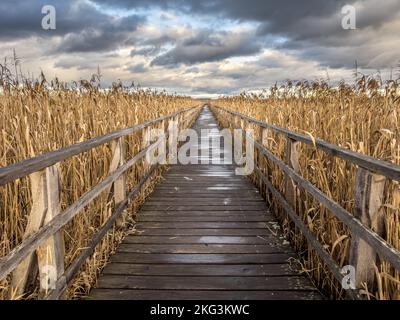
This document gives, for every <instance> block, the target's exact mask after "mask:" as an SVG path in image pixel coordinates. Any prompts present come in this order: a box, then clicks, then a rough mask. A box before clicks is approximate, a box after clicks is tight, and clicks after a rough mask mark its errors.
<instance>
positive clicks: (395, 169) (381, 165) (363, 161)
mask: <svg viewBox="0 0 400 320" xmlns="http://www.w3.org/2000/svg"><path fill="white" fill-rule="evenodd" d="M212 107H215V108H217V109H220V110H223V111H225V112H227V113H229V114H231V115H234V116H237V117H239V118H240V119H243V120H246V121H248V122H250V123H254V124H256V125H258V126H259V127H261V128H264V129H270V130H272V131H274V132H276V133H279V134H283V135H285V136H286V137H288V138H290V139H292V140H295V141H299V142H303V143H305V144H308V145H312V146H315V147H316V148H317V149H320V150H322V151H324V152H325V153H327V154H329V155H332V156H334V157H338V158H340V159H343V160H346V161H349V162H351V163H354V164H356V165H358V166H361V167H363V168H366V169H368V170H369V171H372V172H375V173H379V174H381V175H384V176H385V177H387V178H389V179H392V180H397V181H400V166H397V165H395V164H393V163H390V162H387V161H383V160H379V159H376V158H374V157H371V156H367V155H365V154H361V153H359V152H355V151H351V150H348V149H345V148H341V147H339V146H336V145H334V144H331V143H329V142H326V141H324V140H321V139H318V138H317V139H315V140H314V139H311V138H310V137H309V136H306V135H303V134H300V133H296V132H293V131H290V130H288V129H285V128H281V127H278V126H276V125H272V124H269V123H265V122H262V121H260V120H257V119H255V118H252V117H249V116H246V115H244V114H241V113H238V112H235V111H232V110H229V109H227V108H224V107H220V106H215V105H213V106H212Z"/></svg>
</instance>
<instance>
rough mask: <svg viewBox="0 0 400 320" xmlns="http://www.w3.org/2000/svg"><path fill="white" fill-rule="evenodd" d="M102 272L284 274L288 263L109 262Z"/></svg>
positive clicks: (196, 274)
mask: <svg viewBox="0 0 400 320" xmlns="http://www.w3.org/2000/svg"><path fill="white" fill-rule="evenodd" d="M103 274H114V275H144V276H146V275H147V276H176V275H180V276H240V277H246V276H286V275H293V269H292V268H291V267H290V266H289V265H288V264H232V265H227V264H131V263H110V264H108V265H107V266H106V267H105V268H104V270H103Z"/></svg>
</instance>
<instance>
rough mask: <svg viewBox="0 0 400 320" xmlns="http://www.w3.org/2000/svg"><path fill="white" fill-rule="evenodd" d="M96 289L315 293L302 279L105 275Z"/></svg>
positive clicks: (292, 277)
mask: <svg viewBox="0 0 400 320" xmlns="http://www.w3.org/2000/svg"><path fill="white" fill-rule="evenodd" d="M98 288H107V289H109V288H110V289H112V288H116V289H139V290H147V289H159V290H301V291H303V290H314V288H313V287H312V286H311V285H310V284H309V283H308V282H307V281H305V278H303V277H297V276H284V277H280V276H276V277H230V276H227V277H185V276H182V277H171V276H118V275H104V276H103V277H101V278H100V279H99V281H98Z"/></svg>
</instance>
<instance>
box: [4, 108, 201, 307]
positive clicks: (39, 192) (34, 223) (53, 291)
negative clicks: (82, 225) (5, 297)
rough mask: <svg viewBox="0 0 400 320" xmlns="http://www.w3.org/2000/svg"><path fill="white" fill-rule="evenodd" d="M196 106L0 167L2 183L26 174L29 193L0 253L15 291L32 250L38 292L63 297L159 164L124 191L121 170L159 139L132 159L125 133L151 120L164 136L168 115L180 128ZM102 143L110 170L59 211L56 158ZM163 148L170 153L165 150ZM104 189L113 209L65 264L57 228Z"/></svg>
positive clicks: (29, 271)
mask: <svg viewBox="0 0 400 320" xmlns="http://www.w3.org/2000/svg"><path fill="white" fill-rule="evenodd" d="M198 111H199V108H198V106H195V107H191V108H187V109H183V110H181V111H178V112H176V113H173V114H171V115H167V116H163V117H160V118H157V119H154V120H150V121H147V122H145V123H143V124H138V125H135V126H132V127H129V128H125V129H122V130H118V131H115V132H113V133H110V134H106V135H104V136H100V137H96V138H93V139H90V140H87V141H84V142H81V143H77V144H74V145H71V146H68V147H65V148H61V149H59V150H56V151H53V152H49V153H46V154H43V155H40V156H38V157H35V158H31V159H28V160H24V161H22V162H19V163H16V164H12V165H10V166H7V167H4V168H0V186H1V185H4V184H6V183H9V182H13V181H14V180H16V179H19V178H23V177H26V176H29V177H30V181H31V190H32V198H33V203H32V210H31V212H30V215H29V217H28V224H27V227H26V230H25V237H24V239H23V240H22V242H21V243H20V244H19V245H17V246H16V247H15V248H14V249H13V250H12V251H11V252H10V253H9V254H8V255H7V256H5V257H2V258H0V280H2V279H4V278H6V277H7V276H8V275H9V274H10V273H11V272H12V290H14V292H13V294H14V295H18V294H23V293H24V291H25V286H26V284H27V282H28V278H29V276H30V275H31V274H32V269H33V258H34V254H35V252H36V255H37V261H38V267H39V271H40V272H39V280H40V281H39V283H40V292H41V296H42V297H44V298H46V299H59V298H62V297H63V295H64V293H65V290H66V289H67V286H68V284H69V283H70V282H71V280H72V279H73V278H74V276H75V275H76V274H77V272H78V271H79V269H80V267H81V266H82V265H83V263H84V262H85V261H86V259H87V258H88V257H89V256H90V255H91V254H92V253H93V251H94V249H95V247H96V245H97V244H98V243H99V242H100V241H101V240H102V239H103V237H104V236H105V235H106V234H107V231H108V230H109V229H110V228H111V227H112V226H113V225H114V223H115V222H117V225H120V226H121V225H123V224H124V222H125V217H124V215H125V209H126V208H127V207H128V205H129V204H130V202H131V200H132V199H133V198H134V197H135V195H137V194H138V193H139V191H140V190H141V187H142V186H143V185H144V184H145V183H146V182H147V181H148V179H149V178H150V177H151V176H152V173H153V172H154V170H155V169H156V167H157V165H153V166H151V167H150V166H149V167H148V168H147V170H146V172H145V174H144V176H143V177H142V179H141V180H140V181H139V183H138V184H137V185H136V186H135V187H134V188H133V189H132V190H130V191H129V192H127V191H126V183H125V173H126V172H127V170H128V169H129V168H131V167H132V166H133V165H135V164H136V163H137V162H138V161H139V160H143V159H144V157H145V156H146V153H147V152H148V151H150V150H152V149H153V148H155V147H156V146H157V145H158V142H155V143H153V144H151V143H150V142H145V143H144V144H143V145H142V150H141V151H139V152H138V153H137V154H136V155H135V156H134V157H132V158H131V159H129V160H126V159H125V154H124V149H125V142H124V138H125V137H126V136H127V135H129V134H132V133H135V132H139V131H141V130H150V129H151V127H152V126H156V125H157V126H158V127H157V128H158V129H162V130H163V132H164V136H165V137H167V136H168V123H167V121H174V122H175V123H176V124H177V126H178V129H184V128H187V127H188V126H189V125H190V124H191V122H192V121H193V120H195V118H196V117H197V113H198ZM106 143H112V145H113V148H112V149H113V150H114V154H113V159H112V161H111V164H110V168H109V175H108V176H107V177H106V178H105V179H104V180H102V181H101V182H99V183H98V184H97V185H96V186H94V187H93V189H91V190H90V191H88V192H86V193H85V194H83V195H82V196H81V197H80V198H79V199H78V200H77V201H76V202H75V203H73V204H72V205H70V206H69V207H67V208H66V209H65V210H64V211H62V212H61V209H60V208H61V205H60V191H61V189H60V188H61V187H60V172H59V163H60V162H61V161H64V160H68V159H70V158H71V157H74V156H77V155H79V154H82V153H84V152H86V151H89V150H91V149H93V148H96V147H99V146H102V145H104V144H106ZM166 152H167V153H168V151H166ZM111 190H112V193H111ZM107 191H108V192H110V197H112V198H113V200H114V203H115V209H114V212H113V213H111V216H110V217H109V219H108V221H107V222H106V223H105V224H104V225H102V226H101V227H100V229H99V230H98V231H97V232H96V233H95V235H94V236H93V238H92V239H91V241H90V243H89V245H88V246H87V247H85V248H84V249H83V250H82V251H81V252H80V254H79V255H78V257H77V258H76V259H75V260H73V261H72V263H71V264H70V265H69V266H68V268H67V269H66V270H64V243H63V240H62V236H61V233H60V230H61V229H62V228H63V227H64V226H65V225H66V224H67V223H68V222H70V221H71V220H72V219H73V218H74V217H75V216H76V215H77V214H78V213H79V212H80V211H82V210H83V209H84V208H85V207H86V206H87V205H88V204H90V203H91V202H92V201H93V200H94V199H96V198H97V197H98V196H99V195H100V194H101V193H102V192H107ZM112 198H111V199H112Z"/></svg>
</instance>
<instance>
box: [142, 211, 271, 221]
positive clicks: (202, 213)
mask: <svg viewBox="0 0 400 320" xmlns="http://www.w3.org/2000/svg"><path fill="white" fill-rule="evenodd" d="M137 215H138V216H141V217H144V216H152V215H157V216H159V215H163V216H165V217H171V219H174V217H178V216H183V215H185V216H193V217H195V216H199V217H201V216H205V217H212V216H243V215H249V216H250V215H265V216H269V217H272V214H271V213H270V212H268V211H267V210H266V209H264V210H248V211H247V210H235V211H228V210H218V211H211V210H201V211H200V210H193V211H190V210H186V211H185V210H180V211H165V210H143V211H140V212H139V213H138V214H137Z"/></svg>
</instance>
